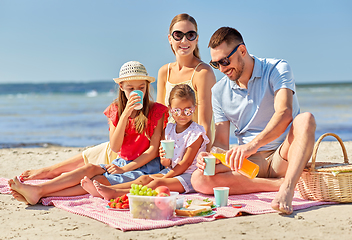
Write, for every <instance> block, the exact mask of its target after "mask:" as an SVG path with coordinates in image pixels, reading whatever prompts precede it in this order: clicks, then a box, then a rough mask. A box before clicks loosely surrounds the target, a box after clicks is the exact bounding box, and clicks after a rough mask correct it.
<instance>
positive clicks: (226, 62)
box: [219, 58, 230, 66]
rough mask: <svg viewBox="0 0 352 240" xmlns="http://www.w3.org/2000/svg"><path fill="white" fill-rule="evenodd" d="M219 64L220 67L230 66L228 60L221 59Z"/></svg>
mask: <svg viewBox="0 0 352 240" xmlns="http://www.w3.org/2000/svg"><path fill="white" fill-rule="evenodd" d="M219 64H221V65H222V66H228V65H230V60H229V59H228V58H224V59H221V60H220V61H219Z"/></svg>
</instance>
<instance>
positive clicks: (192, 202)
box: [186, 198, 213, 208]
mask: <svg viewBox="0 0 352 240" xmlns="http://www.w3.org/2000/svg"><path fill="white" fill-rule="evenodd" d="M190 206H210V207H213V201H211V200H209V198H205V199H203V200H199V199H194V200H188V201H186V208H188V207H190Z"/></svg>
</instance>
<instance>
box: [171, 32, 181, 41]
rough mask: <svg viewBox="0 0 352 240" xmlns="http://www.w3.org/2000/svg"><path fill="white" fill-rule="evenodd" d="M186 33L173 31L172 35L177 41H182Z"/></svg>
mask: <svg viewBox="0 0 352 240" xmlns="http://www.w3.org/2000/svg"><path fill="white" fill-rule="evenodd" d="M183 36H184V34H183V32H181V31H174V32H173V33H172V37H173V38H174V39H175V40H176V41H180V40H181V39H182V38H183Z"/></svg>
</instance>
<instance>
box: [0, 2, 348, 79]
mask: <svg viewBox="0 0 352 240" xmlns="http://www.w3.org/2000/svg"><path fill="white" fill-rule="evenodd" d="M351 10H352V1H350V0H333V1H330V0H319V1H317V0H295V1H283V0H265V1H263V0H237V1H235V0H232V1H227V0H223V1H214V0H213V1H209V0H195V1H191V0H188V1H184V0H178V1H168V0H159V1H157V0H122V1H120V0H99V1H98V0H96V1H93V0H30V1H29V0H0V83H43V82H81V81H84V82H86V81H109V80H112V78H114V77H118V74H119V70H120V67H121V66H122V64H123V63H125V62H127V61H131V60H136V61H140V62H141V63H143V64H144V65H145V66H146V68H147V71H148V73H149V75H151V76H154V77H157V73H158V69H159V68H160V67H161V66H162V65H164V64H166V63H168V62H172V61H175V56H174V55H173V53H172V51H171V49H170V45H169V43H168V39H167V34H168V29H169V25H170V22H171V20H172V18H173V17H174V16H175V15H177V14H179V13H188V14H190V15H191V16H193V17H194V18H195V19H196V21H197V23H198V29H199V31H198V33H199V48H200V54H201V58H202V60H203V61H204V62H207V63H208V62H209V61H210V60H211V57H210V52H209V48H208V47H207V46H208V42H209V39H210V37H211V35H212V34H213V33H214V32H215V31H216V30H217V29H218V28H220V27H222V26H230V27H234V28H236V29H237V30H239V31H240V32H241V34H242V36H243V38H244V41H245V43H246V46H247V49H248V51H249V53H250V54H253V55H255V56H257V57H270V58H282V59H286V60H287V61H288V62H289V64H290V65H291V68H292V69H293V73H294V76H295V79H296V82H297V83H301V84H304V83H331V82H352V71H351V70H350V69H351V67H352V58H351V56H352V47H351V43H352V13H351ZM214 72H215V74H216V77H217V79H220V78H221V77H222V76H223V74H222V73H221V72H219V71H218V70H215V71H214Z"/></svg>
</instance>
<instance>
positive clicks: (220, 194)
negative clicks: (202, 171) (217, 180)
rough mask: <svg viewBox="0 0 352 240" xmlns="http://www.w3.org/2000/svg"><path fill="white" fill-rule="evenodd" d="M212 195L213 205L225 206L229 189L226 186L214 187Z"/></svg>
mask: <svg viewBox="0 0 352 240" xmlns="http://www.w3.org/2000/svg"><path fill="white" fill-rule="evenodd" d="M213 190H214V197H215V205H216V206H217V207H225V206H227V201H228V199H229V190H230V188H228V187H215V188H213Z"/></svg>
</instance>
